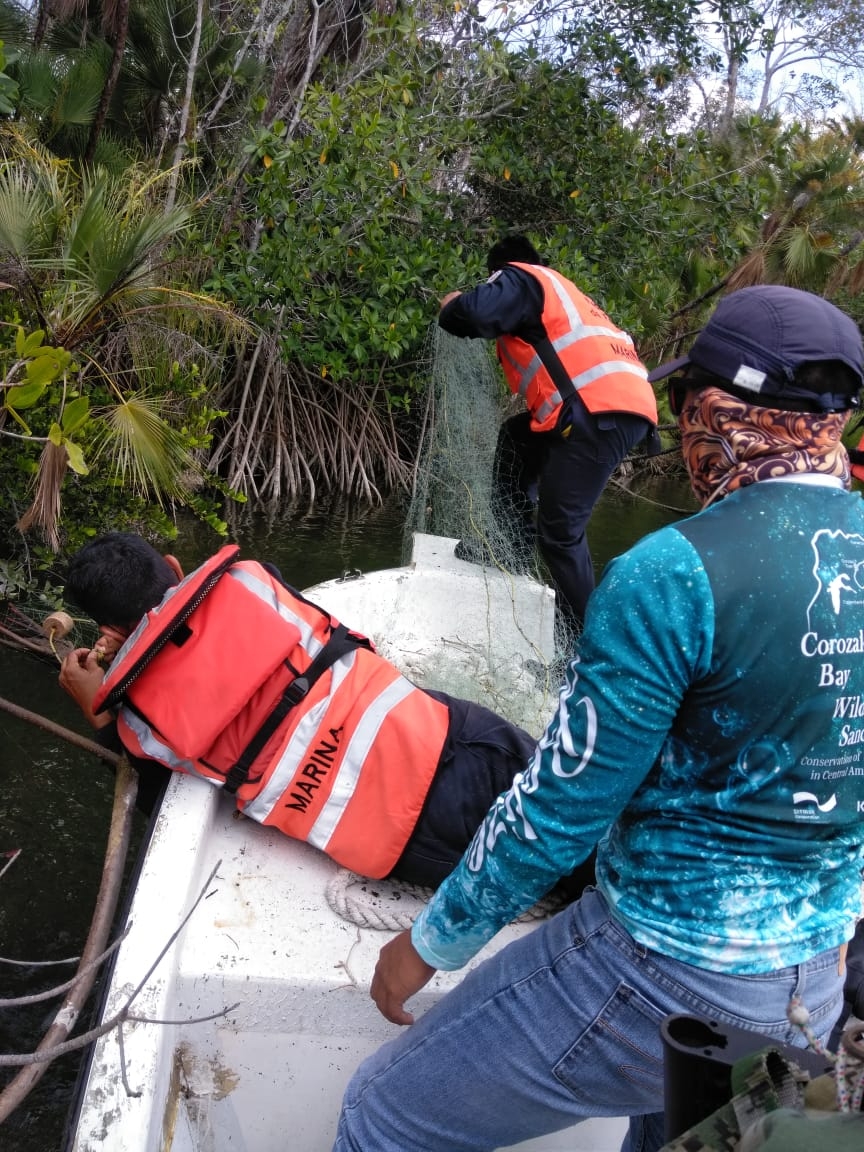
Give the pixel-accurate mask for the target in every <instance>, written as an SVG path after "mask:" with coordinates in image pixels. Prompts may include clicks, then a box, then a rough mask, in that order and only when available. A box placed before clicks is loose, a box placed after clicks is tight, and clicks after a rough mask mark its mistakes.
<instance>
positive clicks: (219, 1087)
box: [72, 538, 626, 1152]
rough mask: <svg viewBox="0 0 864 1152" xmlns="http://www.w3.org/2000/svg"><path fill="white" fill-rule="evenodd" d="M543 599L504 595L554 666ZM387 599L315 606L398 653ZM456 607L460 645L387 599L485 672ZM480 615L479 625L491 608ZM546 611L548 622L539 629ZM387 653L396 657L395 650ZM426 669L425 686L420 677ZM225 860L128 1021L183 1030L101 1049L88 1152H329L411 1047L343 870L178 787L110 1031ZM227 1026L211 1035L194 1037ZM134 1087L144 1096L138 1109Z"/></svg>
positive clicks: (137, 1027) (610, 1125) (542, 1151)
mask: <svg viewBox="0 0 864 1152" xmlns="http://www.w3.org/2000/svg"><path fill="white" fill-rule="evenodd" d="M427 539H429V538H427ZM422 544H423V542H422V541H421V550H422ZM432 545H433V551H434V548H439V549H440V548H443V549H444V555H445V558H444V560H443V561H442V563H444V564H445V566H447V563H448V562H447V560H446V556H447V555H452V545H453V541H449V542H445V543H444V544H443V545H442V544H435V542H434V541H433V542H432ZM448 547H449V553H448V552H447V548H448ZM415 556H416V553H415ZM449 563H450V564H451V565H452V564H455V565H457V566H458V567H457V568H456V573H457V577H458V578H459V581H460V582H461V589H462V592H461V599H464V600H465V601H471V600H472V599H473V598H472V597H471V596H467V595H466V588H467V587H468V586H467V585H466V583H465V581H466V580H469V579H477V578H478V573H482V570H480V569H477V570H476V571H472V572H461V571H460V569H462V568H464V569H471V568H473V567H474V566H472V565H467V564H465V565H463V564H462V563H461V562H459V561H452V562H449ZM420 567H421V568H422V567H424V566H423V565H420ZM395 572H396V573H397V575H396V576H392V575H389V574H386V573H381V574H374V575H375V576H381V577H386V580H385V583H392V582H393V581H394V580H396V581H397V582H398V584H399V588H400V589H401V591H402V592H404V594H405V595H407V596H409V597H410V598H414V603H415V606H416V603H417V601H416V593H417V587H416V585H415V586H414V587H413V589H412V587H411V580H412V579H413V577H412V576H411V575H410V571H409V570H406V569H398V570H395ZM480 578H482V579H484V580H487V579H488V577H486V576H481V577H480ZM433 583H434V581H433ZM529 584H530V582H527V581H526V589H525V594H526V595H527V597H528V600H527V604H528V608H526V609H525V611H527V612H528V614H529V616H521V612H522V609H521V607H520V608H519V609H518V610H517V609H515V608H514V607H513V606H514V605H515V604H517V602H520V597H519V596H517V597H516V598H515V599H513V598H512V589H513V583H512V578H507V581H506V582H505V586H504V591H503V593H502V594H503V595H504V596H505V601H506V602H507V603H509V604H510V610H511V613H512V619H513V620H514V621H516V624H515V625H514V633H513V634H514V636H518V635H519V633H520V629H521V631H522V632H524V633H525V635H526V637H527V636H528V635H529V634H530V637H531V640H530V642H528V641H527V640H526V642H525V643H527V647H524V646H523V657H522V659H523V660H524V659H527V658H530V657H531V655H532V653H534V652H535V651H536V648H537V646H538V638H541V637H545V639H542V641H541V643H540V645H539V647H540V648H541V649H543V654H544V656H547V657H548V656H549V655H550V654H551V620H552V618H551V603H550V599H549V597H550V596H551V594H548V590H544V589H540V586H539V585H533V587H530V588H529V587H527V585H529ZM376 586H377V590H376ZM370 588H371V589H372V592H371V597H370V599H369V602H368V604H367V606H366V607H364V603H365V601H364V597H366V595H367V592H369V589H370ZM508 589H509V591H508ZM439 590H440V588H439ZM392 591H393V589H392V588H391V593H392ZM499 591H501V588H499ZM380 592H381V581H375V580H373V581H371V582H369V583H367V585H366V586H365V587H364V586H363V584H362V582H361V581H346V582H344V583H343V585H342V592H341V593H339V592H338V589H337V588H336V586H335V585H333V584H332V583H331V584H329V585H324V586H321V587H320V588H319V589H316V590H314V593H313V594H312V598H317V599H318V600H319V601H320V602H321V603H323V604H324V605H325V606H326V607H327V608H328V609H330V610H331V611H333V612H334V613H335V614H336V615H337V616H339V617H340V618H341V619H344V620H345V622H346V623H348V624H350V625H352V626H354V627H358V628H360V629H363V630H368V631H369V632H370V634H371V635H372V636H373V638H375V639H379V640H380V645H379V646H380V648H381V649H382V650H385V651H386V649H387V648H388V645H390V646H391V647H392V641H393V637H394V635H395V634H396V631H397V629H396V624H397V623H398V616H396V617H391V619H390V622H389V623H388V622H387V621H385V622H384V628H383V630H381V629H379V627H372V626H371V625H373V624H375V623H376V621H375V620H374V619H373V617H374V615H375V612H374V604H375V601H376V600H377V603H378V605H379V612H380V606H381V604H382V603H384V601H382V600H381V599H380V598H379V597H378V594H379V593H380ZM449 596H450V599H449V611H448V613H447V614H445V616H444V617H443V618H444V619H449V620H450V622H451V625H452V627H451V629H450V631H449V633H447V634H446V635H445V633H444V632H442V629H441V624H440V621H441V619H442V615H441V610H440V605H437V604H433V600H432V593H431V592H430V593H428V594H427V599H426V601H425V602H426V604H427V605H429V606H431V607H432V608H434V611H433V612H430V613H429V620H430V622H431V621H433V620H437V621H438V623H437V624H434V623H430V624H429V626H428V627H427V628H425V631H424V628H420V627H418V628H415V629H414V631H413V632H411V630H410V629H407V628H406V627H405V624H404V620H405V616H404V613H406V612H407V607H406V606H405V605H403V606H402V607H401V608H399V607H398V596H396V595H392V594H391V595H389V596H388V597H387V599H386V603H387V605H388V611H390V612H393V611H396V612H400V611H401V612H402V613H403V623H402V635H403V637H404V638H405V640H406V643H408V647H409V648H411V645H414V647H413V648H411V651H412V652H413V654H414V656H415V657H416V658H417V659H418V660H419V653H420V652H421V649H422V648H423V646H424V645H426V644H427V643H429V644H431V645H432V647H433V648H437V647H440V645H441V644H443V643H448V642H449V643H451V644H453V645H454V646H458V644H460V643H461V640H460V639H459V637H460V634H462V633H463V632H464V635H463V639H464V640H465V641H466V642H468V650H469V657H470V659H471V660H474V659H475V658H476V656H477V651H478V650H479V649H478V644H477V641H476V635H477V630H476V628H475V629H474V632H473V637H472V633H470V632H469V631H468V623H469V619H470V618H469V616H467V615H466V616H465V618H464V620H463V618H462V616H461V615H460V609H459V608H458V606H457V602H456V601H455V600H454V599H453V594H452V590H451V592H450V594H449ZM520 596H521V593H520ZM394 606H395V607H394ZM473 608H474V612H475V614H476V611H477V601H476V600H473ZM503 612H504V609H503V608H500V607H496V606H494V605H493V607H492V609H491V615H490V624H491V625H493V626H494V625H495V618H496V617H497V618H498V620H499V623H498V625H497V628H498V632H499V633H500V634H504V633H506V631H507V629H508V628H509V625H505V624H504V623H501V622H500V618H501V615H502V614H503ZM531 613H536V618H531V620H530V624H528V623H527V621H528V619H529V617H530V616H531ZM415 615H416V613H415ZM520 620H521V622H520ZM475 623H476V619H475ZM454 629H455V631H454ZM409 634H410V642H409ZM490 634H491V633H490ZM508 643H509V640H508ZM514 645H515V641H514ZM544 645H545V648H544ZM479 647H482V644H481V645H479ZM514 651H515V648H514ZM526 653H527V655H526ZM386 654H388V655H390V656H391V658H394V659H395V654H394V652H392V651H389V652H386ZM405 663H406V666H408V669H409V674H410V671H411V669H410V666H409V662H407V661H406V662H405ZM413 671H414V672H415V674H416V675H417V679H418V680H419V679H421V676H420V675H419V674H418V669H417V668H416V667H415V668H414V669H413ZM532 682H533V679H532ZM217 862H218V864H219V866H218V870H217V872H216V875H215V878H214V880H213V881H212V882H211V883H210V885H209V886H208V895H207V896H206V897H205V899H204V900H202V901H201V903H200V904H199V906H198V907H197V909H196V911H195V912H194V914H193V915H192V917H191V918H190V920H189V922H188V924H187V925H186V927H185V928H184V930H183V932H182V933H181V934H180V936H179V938H178V939H177V941H176V942H175V943H174V944H173V946H172V948H171V949H170V951H169V953H168V954H167V955H166V957H165V958H164V960H163V961H162V963H161V964H160V965H159V967H158V968H157V969H156V970H155V972H154V973H153V974H152V976H150V978H149V979H148V980H147V981H146V984H145V987H144V988H143V990H142V991H141V993H140V994H139V995H138V996H137V998H136V999H135V1002H134V1004H133V1006H132V1008H131V1009H130V1011H131V1013H132V1014H133V1015H135V1016H139V1017H147V1018H148V1019H149V1020H160V1021H166V1020H167V1021H173V1022H172V1023H142V1022H134V1023H127V1024H126V1025H124V1027H123V1034H122V1048H123V1053H122V1058H121V1048H120V1041H119V1037H118V1034H117V1033H116V1031H115V1032H111V1033H109V1034H107V1035H106V1036H104V1037H103V1038H102V1039H101V1040H100V1041H99V1042H98V1043H97V1045H96V1049H95V1053H94V1058H93V1061H92V1065H91V1069H90V1074H89V1079H88V1083H87V1088H86V1092H85V1096H84V1102H83V1107H82V1110H81V1113H80V1116H79V1119H78V1124H77V1130H76V1135H75V1137H74V1141H73V1144H72V1149H73V1150H74V1152H97V1149H98V1150H99V1152H169V1150H170V1152H193V1150H194V1152H227V1150H230V1152H271V1150H273V1152H276V1150H277V1149H279V1150H280V1152H326V1150H327V1149H329V1148H330V1147H331V1145H332V1141H333V1138H334V1135H335V1128H336V1122H337V1118H338V1113H339V1105H340V1101H341V1097H342V1092H343V1090H344V1087H345V1085H346V1083H347V1081H348V1079H349V1078H350V1076H351V1074H352V1072H353V1071H354V1069H355V1068H356V1067H357V1064H358V1063H359V1061H360V1060H361V1059H362V1058H363V1057H364V1056H366V1055H367V1054H368V1053H370V1052H372V1051H373V1050H374V1049H375V1048H376V1047H378V1045H380V1044H381V1042H382V1041H384V1040H386V1039H387V1038H388V1037H390V1036H392V1035H394V1033H395V1031H396V1030H395V1028H394V1026H393V1025H391V1024H388V1023H387V1022H386V1021H385V1020H384V1019H383V1018H382V1017H381V1016H380V1015H379V1013H378V1011H377V1009H376V1008H375V1006H374V1004H373V1003H372V1001H371V1000H370V998H369V981H370V978H371V975H372V972H373V969H374V966H375V960H376V957H377V954H378V950H379V949H380V947H381V945H382V944H383V943H384V942H385V941H386V940H387V939H389V938H390V936H391V935H392V932H386V931H381V930H378V929H375V928H371V927H366V926H363V927H359V926H358V925H357V923H354V922H351V921H349V920H346V919H345V918H343V916H342V915H339V914H337V912H335V911H334V910H333V908H332V907H331V905H330V904H329V903H328V900H327V891H328V886H331V887H332V882H333V880H334V878H336V877H337V875H338V873H339V870H338V868H337V866H336V865H335V864H333V862H332V861H330V860H329V859H328V858H327V857H325V856H324V855H322V854H321V853H320V852H317V851H316V850H315V849H312V848H309V847H308V846H306V845H304V844H299V843H296V842H294V841H291V840H289V839H287V838H286V837H284V836H282V835H280V834H279V833H276V832H274V831H272V830H270V829H267V828H263V827H261V826H259V825H257V824H254V823H253V822H251V821H248V820H245V819H237V818H235V817H234V816H233V814H232V809H231V806H230V805H229V804H228V802H227V800H226V799H225V798H224V797H222V796H221V794H220V793H219V792H218V791H217V790H216V789H213V788H212V787H211V786H209V785H208V784H206V783H204V782H203V781H199V780H195V779H191V778H188V777H179V776H178V777H175V778H174V779H173V780H172V782H171V784H170V786H169V789H168V792H167V794H166V798H165V801H164V803H163V805H162V809H161V812H160V815H159V818H158V821H157V823H156V826H155V831H154V835H153V838H152V841H151V844H150V846H149V849H148V851H147V855H146V858H145V861H144V866H143V869H142V873H141V877H140V880H139V882H138V885H137V888H136V893H135V897H134V900H133V903H132V908H131V913H130V919H131V922H132V927H131V929H130V931H129V935H128V937H127V938H126V940H125V941H124V943H123V945H122V947H121V949H120V951H119V953H118V957H117V963H116V967H115V971H114V975H113V979H112V981H111V986H110V990H109V995H108V1001H107V1005H106V1008H105V1013H104V1018H105V1019H108V1018H110V1017H111V1016H112V1015H113V1014H114V1013H116V1012H118V1011H119V1010H120V1009H121V1008H122V1007H123V1005H124V1004H125V1003H126V1001H127V998H128V996H129V994H130V992H131V991H132V989H134V988H136V987H137V986H138V985H139V984H140V983H141V982H142V981H143V980H144V978H145V975H146V973H147V972H148V970H149V968H150V967H151V965H152V963H153V962H154V960H155V959H156V957H157V955H158V954H159V952H160V950H161V949H162V947H163V946H164V944H165V942H166V941H167V940H168V939H169V937H170V936H171V934H172V932H173V931H174V929H175V928H176V926H177V925H178V924H179V923H180V922H181V920H182V918H183V916H184V915H185V913H186V912H187V910H188V908H189V907H190V906H191V904H192V903H193V902H194V899H195V897H196V896H197V895H198V893H199V892H200V891H201V889H202V886H204V885H205V882H206V880H207V877H208V876H209V875H210V873H211V871H212V869H214V867H215V866H216V865H217ZM363 887H365V889H366V891H365V892H363V893H362V895H363V898H364V899H368V900H369V902H370V910H371V912H372V913H374V912H375V909H376V907H377V906H378V905H377V903H376V898H375V893H379V895H380V892H383V891H384V890H385V889H386V887H387V885H386V884H383V885H381V884H377V883H376V882H372V881H369V882H366V885H364V886H363ZM379 890H380V891H379ZM530 929H531V925H530V924H520V925H513V926H511V927H509V928H508V929H506V930H505V931H504V932H503V933H501V934H500V936H499V938H498V939H496V940H495V941H493V943H492V944H491V945H489V947H488V948H487V949H486V950H485V951H484V953H482V954H481V956H480V957H478V959H477V961H475V963H476V962H479V960H480V959H482V958H483V956H485V955H488V954H490V953H491V952H492V951H494V950H496V949H497V948H499V947H501V945H502V944H503V943H505V942H506V941H507V940H509V939H512V938H514V936H516V935H519V934H522V933H524V932H526V931H530ZM461 975H462V974H461V973H451V974H447V973H442V974H439V975H437V976H436V977H435V978H434V979H433V981H432V983H431V984H430V985H429V986H428V987H427V988H426V989H424V990H423V991H422V992H421V993H420V994H419V995H418V996H417V997H416V998H415V999H414V1001H412V1004H411V1006H412V1009H413V1010H415V1011H417V1012H423V1011H424V1010H425V1009H426V1008H428V1007H429V1006H430V1005H431V1004H432V1003H433V1002H434V1001H435V1000H436V999H437V998H438V997H440V996H441V994H442V993H443V992H445V991H446V990H447V989H448V988H449V987H451V986H452V985H453V984H455V983H456V982H457V981H458V980H459V979H460V978H461ZM213 1014H217V1015H216V1017H215V1018H214V1019H210V1020H208V1021H205V1022H200V1023H183V1022H182V1021H189V1020H193V1019H196V1018H200V1017H203V1016H211V1015H213ZM121 1065H122V1067H121ZM124 1076H125V1079H126V1082H127V1084H128V1088H129V1089H130V1090H131V1092H132V1093H135V1094H134V1095H129V1094H128V1093H127V1088H126V1086H125V1085H124V1082H123V1081H124ZM625 1129H626V1124H625V1122H624V1121H622V1120H596V1121H590V1122H586V1123H585V1124H583V1125H580V1126H579V1127H578V1128H576V1129H572V1130H570V1131H568V1132H565V1133H560V1134H558V1135H555V1136H550V1137H545V1138H543V1139H539V1140H534V1141H530V1142H528V1143H524V1144H520V1145H519V1146H518V1147H519V1148H520V1149H524V1150H526V1152H527V1150H533V1152H580V1150H581V1152H616V1150H617V1149H618V1148H619V1147H620V1143H621V1139H622V1137H623V1134H624V1131H625ZM369 1152H373V1150H371V1149H370V1150H369Z"/></svg>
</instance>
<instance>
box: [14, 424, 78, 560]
mask: <svg viewBox="0 0 864 1152" xmlns="http://www.w3.org/2000/svg"><path fill="white" fill-rule="evenodd" d="M68 463H69V460H68V457H67V455H66V449H65V448H64V447H63V446H62V445H57V444H52V442H51V441H50V440H48V441H46V444H45V447H44V448H43V449H42V457H41V459H40V461H39V471H38V472H37V474H36V491H35V494H34V496H33V503H32V504H31V505H30V507H29V508H28V509H27V511H26V512H25V513H24V515H23V516H22V517H21V519H20V520H19V521H18V524H17V525H16V527H17V528H18V530H19V532H26V531H28V529H30V528H33V527H36V528H39V529H40V530H41V532H42V535H43V536H44V538H45V542H46V543H47V544H48V546H49V547H50V548H51V549H52V550H53V551H54V552H57V551H58V550H59V548H60V536H59V533H58V530H57V529H58V526H59V524H60V505H61V500H60V494H61V492H62V489H63V480H64V479H65V476H66V469H67V467H68Z"/></svg>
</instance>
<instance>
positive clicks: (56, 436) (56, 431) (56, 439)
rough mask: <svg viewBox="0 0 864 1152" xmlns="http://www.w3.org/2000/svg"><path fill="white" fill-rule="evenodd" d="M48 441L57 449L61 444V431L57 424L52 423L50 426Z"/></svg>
mask: <svg viewBox="0 0 864 1152" xmlns="http://www.w3.org/2000/svg"><path fill="white" fill-rule="evenodd" d="M48 439H49V440H50V441H51V443H52V444H54V445H55V446H56V447H57V448H59V447H60V445H61V444H62V443H63V429H62V428H61V427H60V425H59V424H57V423H54V424H52V425H51V427H50V428H49V430H48Z"/></svg>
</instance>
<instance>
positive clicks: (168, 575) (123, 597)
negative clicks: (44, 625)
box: [65, 532, 177, 628]
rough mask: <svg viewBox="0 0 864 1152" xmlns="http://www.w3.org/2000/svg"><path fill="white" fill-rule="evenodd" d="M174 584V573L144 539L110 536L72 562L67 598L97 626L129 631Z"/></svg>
mask: <svg viewBox="0 0 864 1152" xmlns="http://www.w3.org/2000/svg"><path fill="white" fill-rule="evenodd" d="M176 583H177V574H176V572H175V571H174V569H173V568H172V567H171V565H170V564H169V563H168V561H167V560H166V559H165V557H164V556H161V555H160V554H159V553H158V552H157V551H156V549H155V548H153V547H152V546H151V545H150V544H148V543H147V541H146V540H144V539H143V538H142V537H141V536H136V535H134V534H133V533H131V532H106V533H105V535H104V536H99V537H97V538H96V539H95V540H91V541H90V543H89V544H85V545H84V547H83V548H81V549H80V550H79V551H78V552H76V553H75V555H74V556H73V557H72V559H71V560H70V561H69V565H68V568H67V570H66V589H65V595H66V596H67V597H68V599H70V600H72V601H73V602H74V603H75V604H77V605H78V607H79V608H81V609H82V610H83V611H84V612H86V613H87V615H88V616H90V617H92V619H93V620H95V621H96V623H97V624H100V625H101V624H106V625H113V626H114V627H115V628H131V627H133V626H134V625H135V624H137V623H138V621H139V620H140V619H141V617H142V616H143V615H144V614H145V613H146V612H148V611H149V610H150V609H151V608H155V606H156V605H157V604H158V603H159V602H160V600H161V599H162V597H163V596H164V595H165V593H166V592H167V591H168V589H169V588H171V587H172V586H173V585H174V584H176Z"/></svg>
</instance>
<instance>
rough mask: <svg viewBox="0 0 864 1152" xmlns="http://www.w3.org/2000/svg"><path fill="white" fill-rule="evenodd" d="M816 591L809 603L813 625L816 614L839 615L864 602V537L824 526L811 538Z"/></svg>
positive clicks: (809, 612) (811, 626)
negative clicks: (824, 527)
mask: <svg viewBox="0 0 864 1152" xmlns="http://www.w3.org/2000/svg"><path fill="white" fill-rule="evenodd" d="M811 546H812V548H813V553H814V557H815V558H814V563H813V576H814V578H815V580H816V592H815V594H814V596H813V599H812V600H811V601H810V603H809V605H808V606H807V619H808V622H809V625H810V628H811V629H813V628H815V620H814V617H818V618H819V619H820V620H824V619H825V617H826V616H827V617H829V618H830V617H834V618H835V620H836V617H838V616H839V615H840V613H841V611H842V609H843V608H845V607H848V606H849V605H851V604H864V537H862V536H860V535H859V534H858V533H852V534H849V533H847V532H839V531H837V532H832V531H829V530H828V529H821V530H820V531H819V532H816V533H815V535H814V536H813V539H812V541H811Z"/></svg>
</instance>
